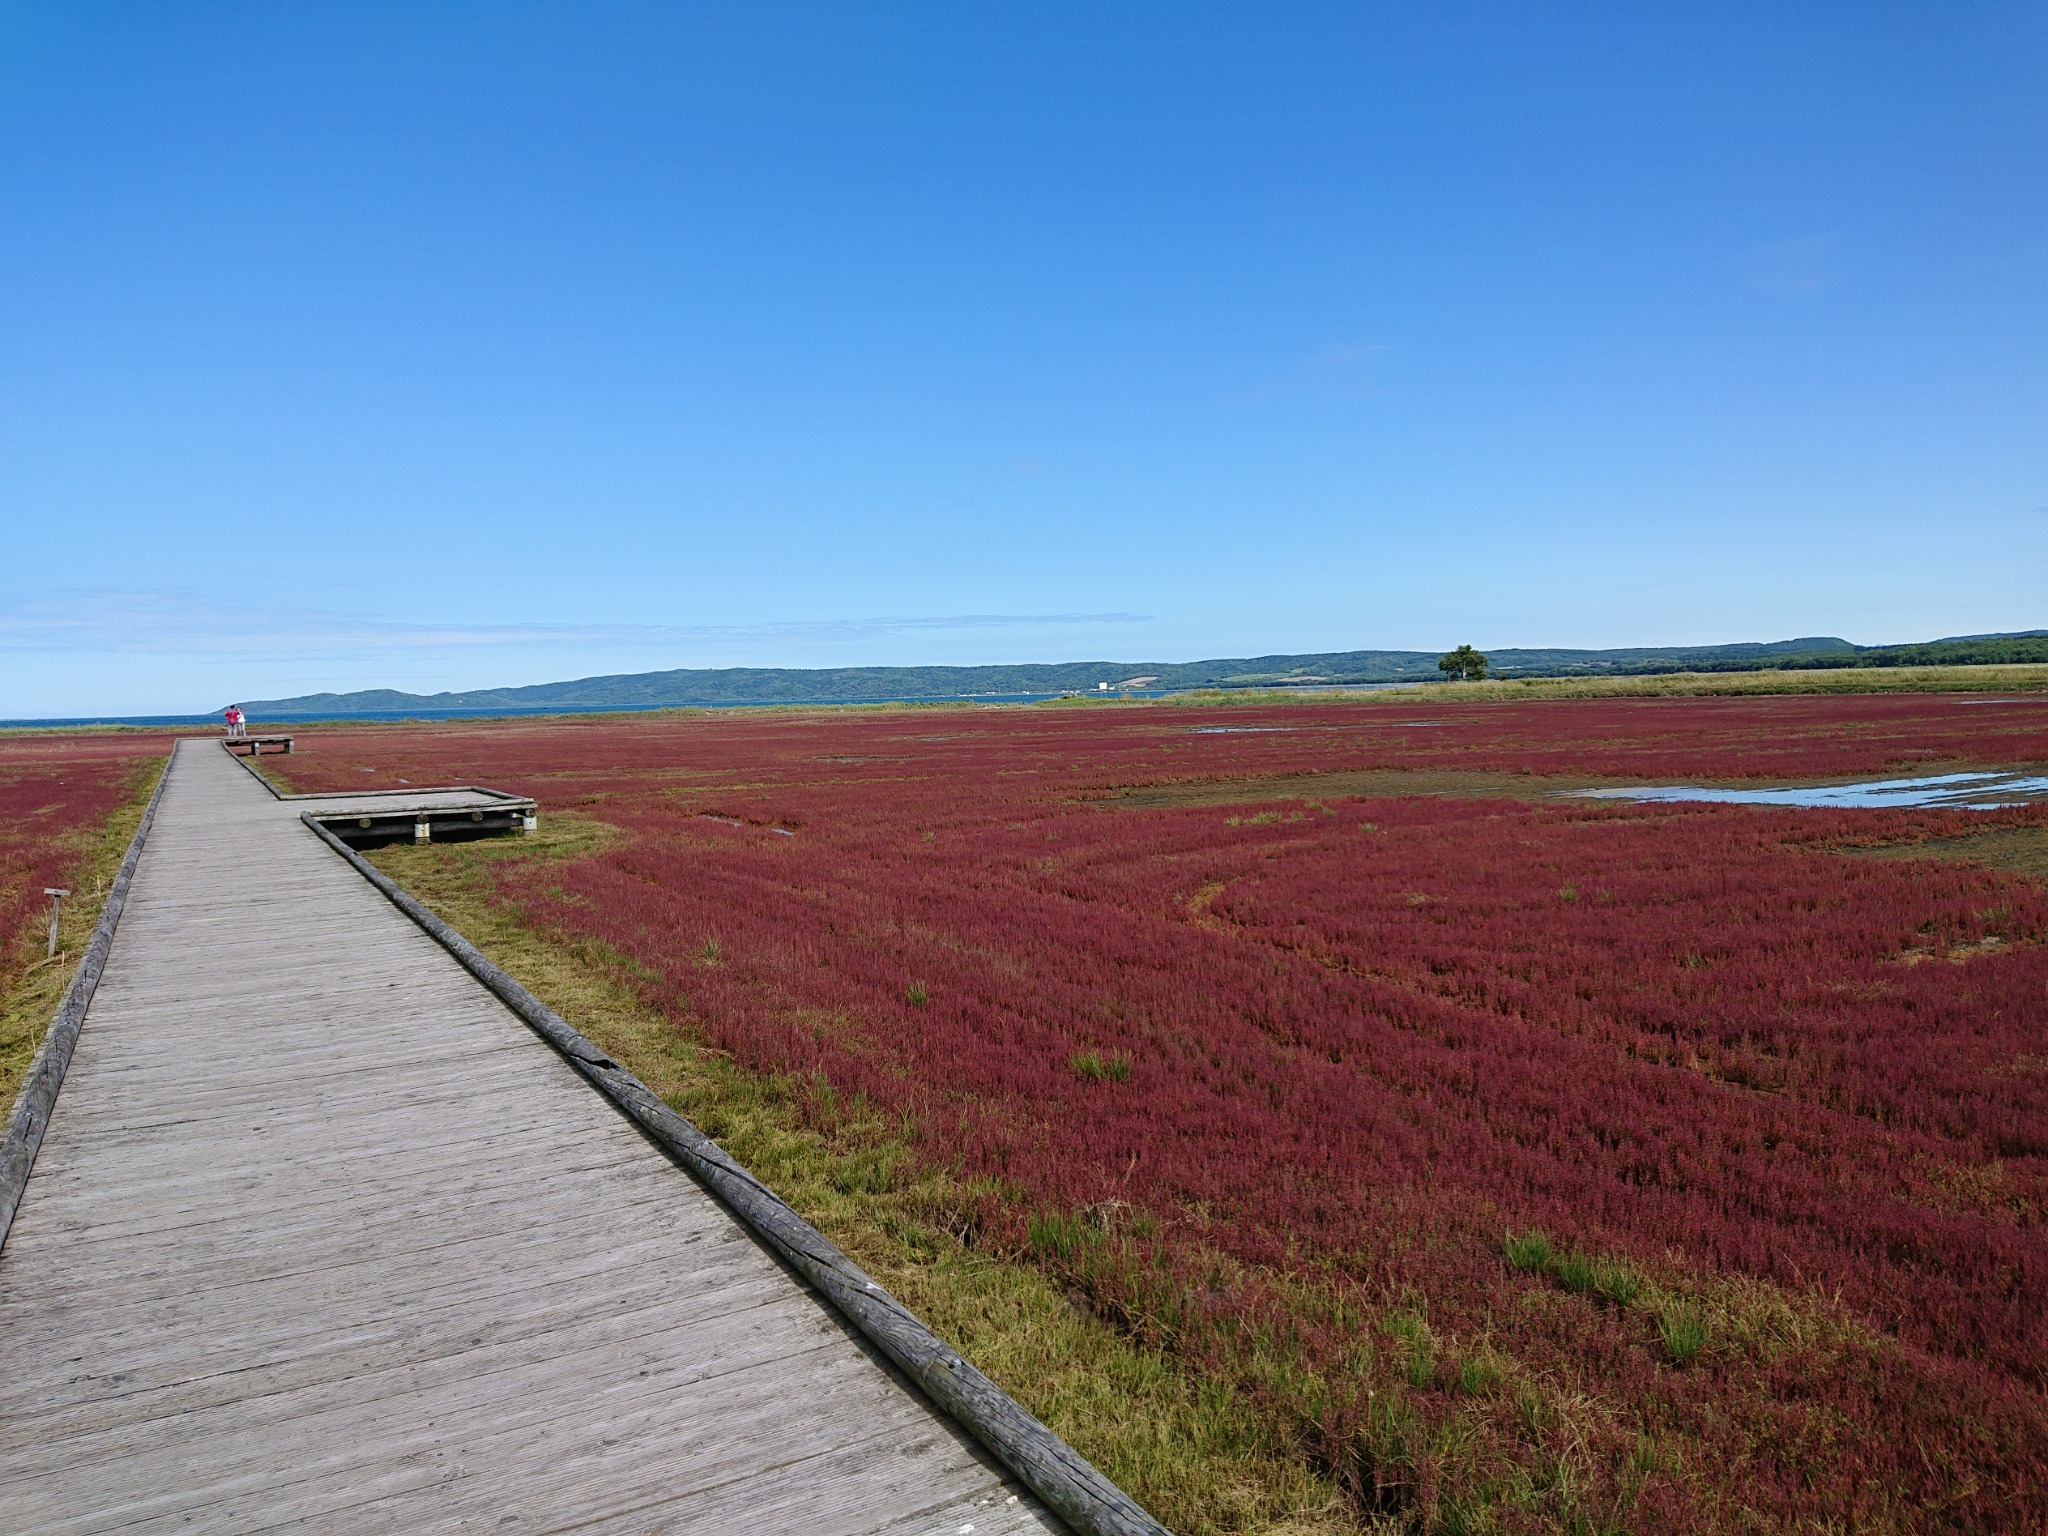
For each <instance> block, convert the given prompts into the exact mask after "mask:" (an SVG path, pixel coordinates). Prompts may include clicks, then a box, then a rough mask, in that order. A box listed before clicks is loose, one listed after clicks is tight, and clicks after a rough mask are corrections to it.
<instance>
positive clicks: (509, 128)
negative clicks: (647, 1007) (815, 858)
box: [0, 0, 2048, 717]
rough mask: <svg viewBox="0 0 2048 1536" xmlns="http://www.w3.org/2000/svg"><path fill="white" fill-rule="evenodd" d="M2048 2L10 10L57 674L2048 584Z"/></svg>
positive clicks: (167, 685)
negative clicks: (2007, 4) (1889, 4)
mask: <svg viewBox="0 0 2048 1536" xmlns="http://www.w3.org/2000/svg"><path fill="white" fill-rule="evenodd" d="M2044 193H2048V7H2043V6H2041V5H2039V4H2031V5H2023V6H2000V5H1967V6H1953V5H1931V4H1930V5H1918V6H1886V5H1882V4H1856V5H1828V4H1808V5H1799V6H1784V5H1776V4H1771V5H1761V4H1760V5H1753V6H1744V5H1715V6H1661V5H1660V6H1644V5H1639V4H1629V5H1611V6H1609V5H1598V4H1574V5H1568V6H1567V5H1557V6H1540V5H1528V4H1513V5H1457V4H1427V5H1423V4H1417V5H1385V6H1382V5H1358V4H1344V5H1288V4H1259V5H1249V4H1241V5H1234V6H1219V5H1202V4H1186V3H1174V4H1160V5H1141V4H1099V3H1089V4H1071V5H1053V4H1039V5H1028V6H1027V5H1000V4H970V3H948V4H930V5H900V4H880V3H877V4H823V3H817V4H803V5H790V6H778V5H774V4H764V3H757V0H749V3H747V4H744V5H740V4H729V5H723V6H691V5H684V4H666V3H664V4H649V5H634V4H605V3H587V0H586V3H576V4H569V3H563V4H550V5H534V4H502V3H500V4H484V3H475V4H464V5H452V4H433V3H408V4H403V5H391V6H378V5H374V4H349V5H345V6H344V5H319V4H299V5H291V6H279V5H274V4H268V3H262V4H257V3H252V4H247V5H206V4H200V3H183V4H178V5H169V6H166V5H100V4H93V3H89V0H66V3H62V4H57V3H43V4H20V3H9V4H4V5H0V519H4V524H5V527H4V535H5V536H4V542H0V549H4V557H0V716H14V717H21V716H28V715H50V714H77V713H89V712H101V711H117V712H136V713H141V712H155V711H171V710H183V709H201V708H209V707H215V706H217V705H218V704H220V703H223V702H225V701H227V700H229V699H232V698H235V697H238V696H240V697H263V696H275V695H278V694H283V693H297V692H305V691H311V690H314V689H325V688H355V687H367V686H394V687H403V688H413V689H421V690H431V689H438V688H446V687H466V686H483V685H492V684H509V683H521V682H538V681H545V680H550V679H555V678H562V677H572V676H582V675H587V674H591V673H597V672H607V671H627V670H645V669H651V668H657V667H673V666H721V665H792V666H810V665H840V664H853V663H892V662H902V663H909V662H978V661H999V660H1059V659H1078V658H1093V657H1104V658H1114V659H1132V660H1139V659H1148V660H1149V659H1169V660H1177V659H1191V658H1195V657H1201V656H1213V655H1235V654H1246V653H1258V652H1271V651H1296V650H1330V649H1349V648H1356V647H1367V646H1398V647H1426V648H1437V647H1448V646H1450V645H1453V644H1456V643H1458V642H1460V641H1471V642H1472V643H1475V644H1478V645H1480V646H1481V647H1482V648H1484V647H1486V646H1502V645H1537V644H1546V645H1548V644H1557V645H1609V644H1649V643H1679V642H1709V641H1719V640H1735V639H1766V638H1782V637H1786V636H1791V635H1797V634H1841V635H1845V636H1847V637H1849V638H1851V639H1854V640H1859V641H1865V642H1871V641H1885V640H1899V639H1914V638H1923V637H1927V636H1931V635H1937V634H1954V633H1965V632H1977V631H1988V630H2003V629H2018V628H2033V627H2038V626H2048V602H2044V600H2043V597H2042V594H2043V593H2044V592H2048V195H2044Z"/></svg>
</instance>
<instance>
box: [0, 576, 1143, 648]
mask: <svg viewBox="0 0 2048 1536" xmlns="http://www.w3.org/2000/svg"><path fill="white" fill-rule="evenodd" d="M1149 619H1150V615H1147V614H1140V613H961V614H913V615H896V616H883V617H875V618H858V619H818V620H802V621H785V622H767V623H760V624H538V623H536V624H441V623H431V622H412V621H404V620H391V619H371V618H361V617H357V616H355V615H351V614H342V613H332V612H328V611H325V610H321V609H311V608H292V607H283V606H266V605H260V604H235V603H223V602H219V601H217V600H215V599H212V598H209V597H206V596H203V595H198V594H191V593H183V592H117V591H79V592H69V593H55V594H45V595H42V596H38V597H35V598H19V599H8V598H0V651H34V652H71V653H90V652H101V653H106V652H113V653H124V652H126V653H134V652H145V653H149V654H154V655H162V654H173V655H184V656H218V657H255V656H262V657H267V658H272V659H274V658H276V657H278V656H280V655H299V656H306V655H316V654H321V653H333V652H356V653H360V652H365V651H372V652H385V651H419V650H489V649H495V648H503V647H511V646H531V645H545V646H549V647H582V646H592V647H618V646H659V645H703V644H707V643H710V644H731V643H743V642H748V641H761V640H797V641H835V640H861V639H871V638H875V637H880V636H888V635H901V634H916V633H934V632H947V631H963V630H986V629H1043V628H1056V627H1071V626H1075V625H1091V626H1092V625H1104V624H1142V623H1146V622H1148V621H1149Z"/></svg>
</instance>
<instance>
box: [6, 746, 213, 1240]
mask: <svg viewBox="0 0 2048 1536" xmlns="http://www.w3.org/2000/svg"><path fill="white" fill-rule="evenodd" d="M177 756H178V751H177V748H176V747H175V746H173V747H172V748H171V750H170V751H169V752H168V753H166V754H165V756H164V768H163V772H162V773H160V774H158V775H157V780H156V788H155V789H153V790H151V791H150V794H149V804H148V805H146V806H144V807H143V810H142V821H141V822H140V824H139V825H137V827H136V828H135V836H134V837H132V838H130V839H129V840H128V851H127V853H125V854H124V855H122V858H121V868H120V871H119V873H117V874H116V875H115V876H114V884H113V886H112V887H111V888H110V889H109V890H108V892H107V899H106V903H105V905H103V906H102V907H101V908H100V920H99V921H98V922H97V923H95V924H94V925H93V930H92V938H91V939H90V940H88V941H87V943H86V946H85V954H84V955H83V956H82V957H81V958H80V959H79V962H78V969H77V970H76V971H74V972H72V974H71V984H70V985H69V986H68V987H66V988H65V989H64V997H63V999H62V1000H61V1001H60V1002H59V1003H58V1004H57V1016H56V1017H55V1018H53V1019H52V1020H51V1021H50V1027H49V1030H48V1031H47V1032H46V1033H45V1034H44V1035H43V1043H42V1044H41V1045H39V1046H37V1047H36V1055H35V1060H34V1061H32V1062H30V1063H29V1068H28V1075H27V1076H26V1077H24V1078H23V1079H22V1082H21V1091H20V1092H19V1093H17V1094H16V1095H15V1096H14V1108H13V1109H12V1110H11V1111H9V1113H8V1116H7V1130H6V1132H5V1133H4V1134H0V1249H4V1248H5V1247H6V1246H7V1234H8V1233H9V1232H10V1231H11V1230H13V1227H14V1213H15V1211H17V1210H18V1209H20V1206H21V1194H22V1191H23V1190H24V1189H26V1188H27V1187H28V1176H29V1171H30V1170H31V1169H32V1168H34V1167H35V1162H36V1153H37V1151H38V1150H40V1148H41V1147H42V1145H43V1132H44V1131H45V1130H46V1129H48V1127H49V1124H50V1113H51V1111H52V1110H53V1109H55V1108H56V1104H57V1090H58V1089H59V1088H61V1087H63V1086H64V1074H65V1072H66V1071H67V1070H69V1068H70V1066H71V1053H72V1051H73V1050H74V1049H75V1048H76V1047H77V1045H78V1032H79V1030H80V1029H81V1028H83V1027H84V1025H85V1011H86V1009H87V1008H89V1007H90V1006H91V1005H92V995H93V992H94V991H95V990H96V989H97V988H98V987H99V984H100V972H101V971H103V970H105V969H106V964H107V953H108V951H109V950H111V949H112V948H113V947H114V930H115V929H116V928H117V927H119V926H120V924H121V909H122V907H124V906H126V905H127V904H128V886H129V883H130V882H131V881H132V880H133V879H134V878H135V866H136V865H137V864H138V863H140V862H141V860H142V845H143V843H144V842H145V841H146V840H147V839H148V837H149V828H150V824H151V823H152V822H154V821H155V820H156V808H157V805H158V804H159V803H160V802H161V801H162V800H163V797H164V786H165V785H166V784H168V783H170V781H171V764H172V763H173V762H175V761H176V760H177Z"/></svg>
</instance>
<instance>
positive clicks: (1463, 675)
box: [1436, 645, 1486, 683]
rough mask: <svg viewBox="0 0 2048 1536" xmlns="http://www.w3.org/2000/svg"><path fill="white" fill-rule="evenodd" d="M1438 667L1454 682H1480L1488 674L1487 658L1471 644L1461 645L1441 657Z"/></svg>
mask: <svg viewBox="0 0 2048 1536" xmlns="http://www.w3.org/2000/svg"><path fill="white" fill-rule="evenodd" d="M1436 669H1437V671H1439V672H1442V673H1443V674H1445V675H1446V676H1447V677H1449V678H1450V679H1451V680H1452V681H1454V682H1460V683H1462V682H1466V681H1468V680H1469V681H1472V682H1475V683H1476V682H1478V681H1479V679H1481V678H1483V677H1484V676H1486V658H1485V657H1484V656H1482V655H1480V654H1479V653H1478V652H1477V651H1475V650H1473V649H1472V647H1471V646H1469V645H1461V646H1459V647H1458V648H1457V649H1456V650H1455V651H1450V652H1447V653H1446V654H1445V655H1443V656H1442V657H1440V658H1439V659H1438V661H1437V664H1436Z"/></svg>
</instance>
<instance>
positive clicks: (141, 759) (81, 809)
mask: <svg viewBox="0 0 2048 1536" xmlns="http://www.w3.org/2000/svg"><path fill="white" fill-rule="evenodd" d="M169 749H170V739H169V738H168V737H163V736H153V735H143V734H138V733H129V732H118V733H106V734H87V733H75V734H64V735H58V734H51V735H30V734H22V735H0V965H4V966H5V967H6V969H5V970H4V972H0V983H4V982H9V981H12V980H13V979H14V976H15V973H16V972H17V971H18V970H19V969H20V968H21V967H23V966H26V965H28V964H31V963H33V962H34V961H36V960H40V959H42V958H43V957H44V953H45V946H44V944H42V943H38V942H37V940H38V939H39V938H40V937H41V936H43V935H46V934H47V933H48V931H49V921H50V899H49V898H48V897H47V896H45V895H44V894H43V890H44V888H45V887H46V886H60V887H68V886H71V885H72V884H73V883H74V882H75V881H76V880H77V879H78V878H79V876H80V873H81V865H80V860H81V859H82V858H83V857H84V856H85V855H86V854H87V853H88V852H89V851H90V850H91V849H93V848H95V847H97V846H98V843H99V834H100V832H101V829H102V828H103V827H105V825H106V823H107V819H108V818H109V817H110V816H112V815H113V813H114V811H115V809H116V808H117V807H119V806H120V805H121V804H123V803H124V802H125V801H127V800H128V799H129V797H130V796H131V795H132V794H134V793H135V791H136V789H137V787H138V783H139V776H141V775H144V774H146V773H147V771H148V770H149V769H150V768H151V767H153V766H154V761H153V760H155V759H160V758H161V757H162V756H163V755H164V754H165V753H166V752H167V751H169ZM79 894H80V895H81V896H85V895H87V893H86V892H83V891H81V892H80V893H79Z"/></svg>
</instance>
